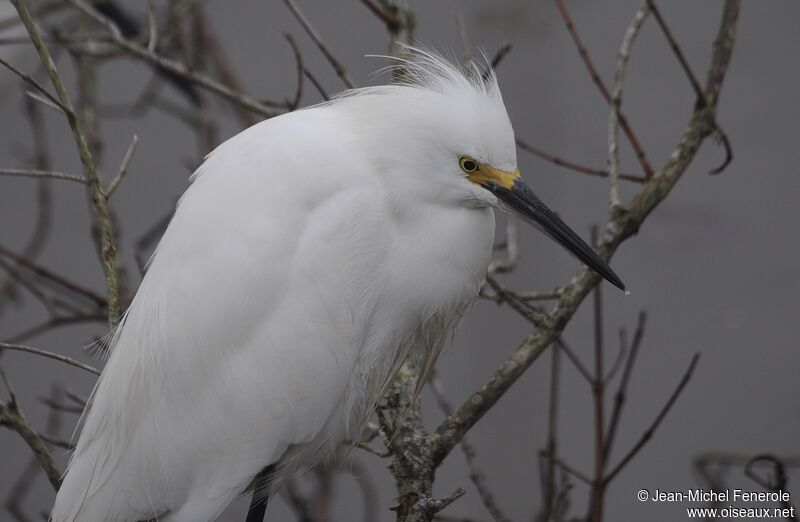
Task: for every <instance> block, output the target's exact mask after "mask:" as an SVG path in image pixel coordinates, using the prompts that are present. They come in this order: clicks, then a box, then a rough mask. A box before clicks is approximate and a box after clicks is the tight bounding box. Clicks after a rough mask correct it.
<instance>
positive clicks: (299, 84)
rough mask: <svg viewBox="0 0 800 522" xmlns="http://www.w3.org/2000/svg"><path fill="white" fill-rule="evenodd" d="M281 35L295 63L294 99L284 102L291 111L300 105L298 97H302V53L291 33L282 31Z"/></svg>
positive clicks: (303, 68) (303, 69)
mask: <svg viewBox="0 0 800 522" xmlns="http://www.w3.org/2000/svg"><path fill="white" fill-rule="evenodd" d="M283 37H284V38H286V41H287V42H289V46H290V47H291V48H292V55H294V62H295V64H296V65H297V89H296V90H295V93H294V99H293V100H291V101H289V102H287V104H286V105H287V106H288V107H289V110H290V111H293V110H295V109H297V107H299V106H300V98H302V97H303V71H305V67H303V55H302V54H301V53H300V49H299V48H298V47H297V42H295V41H294V38H292V35H291V34H289V33H283Z"/></svg>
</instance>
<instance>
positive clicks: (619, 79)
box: [608, 0, 650, 212]
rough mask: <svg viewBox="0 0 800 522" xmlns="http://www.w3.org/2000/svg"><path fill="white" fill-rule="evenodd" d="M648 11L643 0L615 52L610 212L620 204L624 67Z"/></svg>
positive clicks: (610, 146)
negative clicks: (621, 111)
mask: <svg viewBox="0 0 800 522" xmlns="http://www.w3.org/2000/svg"><path fill="white" fill-rule="evenodd" d="M649 12H650V11H649V9H648V0H645V1H644V2H643V3H642V5H641V7H639V9H638V10H637V11H636V14H634V15H633V20H631V23H630V24H629V25H628V29H627V30H626V31H625V36H624V37H623V38H622V45H620V48H619V53H617V66H616V69H615V71H614V86H613V88H612V91H611V115H610V116H609V118H608V186H609V197H608V199H609V205H610V207H611V212H615V211H616V209H617V208H618V207H620V205H621V204H622V203H621V201H620V197H619V147H618V145H617V138H618V136H619V108H620V106H621V105H622V89H623V85H624V83H625V68H626V67H627V65H628V59H629V58H630V53H631V47H633V42H634V41H635V40H636V36H637V35H638V34H639V31H640V30H641V28H642V25H643V24H644V21H645V20H646V19H647V15H648V13H649Z"/></svg>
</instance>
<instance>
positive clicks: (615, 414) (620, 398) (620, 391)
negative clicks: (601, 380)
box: [603, 311, 647, 460]
mask: <svg viewBox="0 0 800 522" xmlns="http://www.w3.org/2000/svg"><path fill="white" fill-rule="evenodd" d="M646 323H647V314H646V313H645V312H644V311H642V312H639V320H638V322H637V324H636V332H635V333H634V334H633V343H632V344H631V349H630V351H629V352H628V358H627V360H626V361H625V370H623V372H622V379H621V380H620V383H619V388H617V393H616V394H615V395H614V406H613V408H612V410H611V421H610V422H609V424H608V432H607V433H606V446H605V448H604V449H603V454H604V455H605V459H606V460H608V458H609V457H610V456H611V448H612V447H613V445H614V439H615V438H616V435H617V428H618V427H619V421H620V419H621V418H622V408H623V407H624V406H625V397H626V392H627V389H628V383H629V382H630V378H631V375H632V374H633V366H634V364H635V363H636V356H637V355H638V354H639V348H640V347H641V345H642V337H643V336H644V329H645V325H646ZM622 337H624V333H623V335H622ZM620 344H624V340H622V339H621V340H620Z"/></svg>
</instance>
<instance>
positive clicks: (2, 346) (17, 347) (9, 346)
mask: <svg viewBox="0 0 800 522" xmlns="http://www.w3.org/2000/svg"><path fill="white" fill-rule="evenodd" d="M0 350H12V351H17V352H27V353H32V354H34V355H40V356H42V357H47V358H49V359H55V360H56V361H60V362H63V363H65V364H69V365H70V366H74V367H76V368H80V369H81V370H86V371H87V372H90V373H93V374H95V375H100V370H98V369H97V368H95V367H94V366H89V365H88V364H83V363H82V362H80V361H76V360H75V359H73V358H71V357H67V356H66V355H60V354H57V353H53V352H48V351H47V350H42V349H40V348H34V347H32V346H26V345H24V344H13V343H3V342H0Z"/></svg>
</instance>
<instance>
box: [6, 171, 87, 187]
mask: <svg viewBox="0 0 800 522" xmlns="http://www.w3.org/2000/svg"><path fill="white" fill-rule="evenodd" d="M0 176H23V177H26V178H50V179H63V180H66V181H77V182H78V183H81V184H83V185H88V183H89V182H88V181H87V179H86V178H85V177H83V176H78V175H77V174H67V173H66V172H58V171H54V170H38V169H0Z"/></svg>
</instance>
